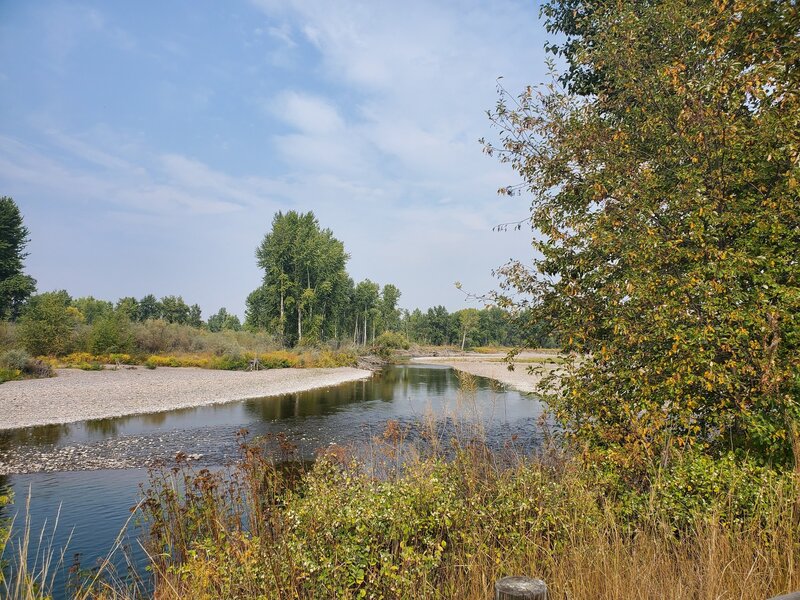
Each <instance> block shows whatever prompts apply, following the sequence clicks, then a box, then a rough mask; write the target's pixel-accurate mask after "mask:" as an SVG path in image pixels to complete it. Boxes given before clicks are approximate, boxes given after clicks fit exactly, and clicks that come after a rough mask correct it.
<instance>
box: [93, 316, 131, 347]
mask: <svg viewBox="0 0 800 600" xmlns="http://www.w3.org/2000/svg"><path fill="white" fill-rule="evenodd" d="M132 347H133V333H132V332H131V323H130V321H129V320H128V317H127V316H126V315H125V314H124V313H122V312H112V313H108V314H106V315H103V316H101V317H100V318H99V319H98V320H97V321H96V322H95V324H94V326H93V327H92V332H91V334H90V336H89V350H90V352H92V353H94V354H105V353H107V352H117V353H127V352H130V351H131V350H132Z"/></svg>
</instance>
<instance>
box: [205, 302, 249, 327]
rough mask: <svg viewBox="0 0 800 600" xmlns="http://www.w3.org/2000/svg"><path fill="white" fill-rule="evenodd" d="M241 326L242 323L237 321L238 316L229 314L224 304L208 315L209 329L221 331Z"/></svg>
mask: <svg viewBox="0 0 800 600" xmlns="http://www.w3.org/2000/svg"><path fill="white" fill-rule="evenodd" d="M241 328H242V324H241V323H240V322H239V317H237V316H236V315H232V314H229V313H228V311H227V310H226V309H225V307H224V306H223V307H222V308H220V309H219V311H217V313H216V314H214V315H211V316H210V317H208V330H209V331H223V330H225V329H230V330H233V331H239V330H240V329H241Z"/></svg>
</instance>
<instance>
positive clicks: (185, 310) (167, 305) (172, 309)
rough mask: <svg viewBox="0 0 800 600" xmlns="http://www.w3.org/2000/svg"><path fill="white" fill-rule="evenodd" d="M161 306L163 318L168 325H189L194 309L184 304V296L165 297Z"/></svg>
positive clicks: (161, 301)
mask: <svg viewBox="0 0 800 600" xmlns="http://www.w3.org/2000/svg"><path fill="white" fill-rule="evenodd" d="M159 305H160V306H161V318H162V319H164V320H165V321H166V322H167V323H177V324H178V325H187V324H189V317H190V316H191V313H192V309H191V308H190V307H189V305H188V304H186V302H184V300H183V297H182V296H164V297H163V298H161V300H160V302H159Z"/></svg>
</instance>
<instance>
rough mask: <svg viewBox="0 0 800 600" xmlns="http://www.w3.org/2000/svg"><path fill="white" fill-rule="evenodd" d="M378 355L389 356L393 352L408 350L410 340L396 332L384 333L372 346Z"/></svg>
mask: <svg viewBox="0 0 800 600" xmlns="http://www.w3.org/2000/svg"><path fill="white" fill-rule="evenodd" d="M372 347H373V349H374V351H375V352H376V353H377V354H380V355H385V356H388V355H389V354H391V351H392V350H408V348H409V343H408V340H407V339H406V338H405V337H403V336H402V335H401V334H399V333H396V332H394V331H384V332H383V333H382V334H380V335H379V336H378V337H377V338H375V341H374V342H373V345H372Z"/></svg>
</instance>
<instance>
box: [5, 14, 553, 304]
mask: <svg viewBox="0 0 800 600" xmlns="http://www.w3.org/2000/svg"><path fill="white" fill-rule="evenodd" d="M544 41H545V33H544V29H543V27H542V25H541V22H540V21H539V19H538V8H537V7H536V6H535V4H534V3H533V2H531V1H511V0H497V1H492V2H473V1H471V0H462V1H458V2H447V1H441V2H431V1H424V0H423V1H419V2H417V1H415V0H411V1H404V2H399V1H395V2H381V1H370V2H355V1H351V0H341V1H333V2H331V1H328V2H325V1H315V0H310V1H308V2H300V1H292V0H284V1H278V0H275V1H273V0H251V1H246V0H241V1H236V0H232V1H229V2H218V1H211V0H195V1H192V2H189V1H187V0H183V1H176V0H162V1H161V2H158V3H155V2H153V3H141V2H52V1H47V0H45V1H41V2H26V1H23V0H16V1H14V0H3V1H2V2H0V87H2V89H3V93H2V94H0V195H9V196H12V197H13V198H14V199H15V200H16V201H17V203H18V204H19V206H20V208H21V209H22V211H23V215H24V218H25V222H26V224H27V225H28V227H29V229H30V230H31V243H30V245H29V247H28V250H29V252H30V256H29V257H28V259H27V263H26V265H27V269H26V270H27V271H28V273H29V274H31V275H32V276H33V277H35V278H36V279H37V280H38V282H39V289H40V290H42V291H44V290H51V289H67V290H68V291H69V292H70V293H71V294H72V295H73V296H83V295H94V296H95V297H100V298H107V299H112V300H113V299H117V298H119V297H121V296H127V295H132V296H136V297H141V296H143V295H145V294H147V293H154V294H156V295H158V296H163V295H167V294H180V295H182V296H183V297H184V299H186V300H187V301H188V302H198V303H199V304H200V305H201V306H202V307H203V311H204V316H207V315H208V314H210V313H213V312H215V311H216V310H217V308H219V307H220V306H226V307H227V308H228V309H229V310H232V311H234V312H236V313H238V314H240V315H241V314H243V312H244V301H245V298H246V296H247V294H248V293H249V292H250V291H252V290H253V289H254V288H255V287H257V286H258V285H259V282H260V279H261V273H260V272H259V270H258V268H257V266H256V264H255V259H254V250H255V247H256V245H257V244H258V243H259V242H260V241H261V239H262V238H263V236H264V234H265V233H266V232H267V231H268V229H269V225H270V222H271V220H272V215H273V214H274V213H275V212H276V211H277V210H284V211H286V210H292V209H294V210H300V211H306V210H313V211H314V213H315V214H316V215H317V217H318V218H319V220H320V223H321V224H322V225H323V226H324V227H329V228H331V229H332V230H333V232H334V234H335V235H336V237H338V238H339V239H341V240H342V241H343V242H344V244H345V247H346V248H347V250H348V251H349V253H350V254H351V260H350V263H349V265H348V270H349V272H350V274H351V275H352V276H353V277H354V279H356V280H360V279H363V278H366V277H369V278H370V279H372V280H374V281H378V282H379V283H381V284H384V283H394V284H395V285H397V286H399V287H400V289H401V291H402V293H403V297H402V298H401V305H402V306H404V307H409V308H413V307H422V308H427V307H428V306H431V305H434V304H444V305H445V306H447V307H448V308H449V309H451V310H455V309H458V308H461V307H464V306H466V305H469V304H468V303H466V302H465V300H464V295H463V293H462V292H459V291H458V290H456V289H455V287H454V285H453V282H455V281H461V282H462V283H463V284H464V288H465V289H467V290H469V291H471V292H474V293H483V292H486V291H488V290H489V289H492V288H494V287H496V282H495V280H493V279H492V277H491V274H490V272H491V269H492V268H495V267H498V266H500V265H502V264H503V263H504V262H506V261H507V260H508V259H509V258H512V257H513V258H525V259H527V258H529V257H530V256H531V249H530V236H531V234H530V231H525V230H523V231H520V232H508V233H497V232H493V231H492V227H493V226H494V225H496V224H498V223H502V222H505V221H512V220H519V219H522V218H524V217H525V216H526V214H527V212H528V200H527V199H526V198H525V197H518V198H512V199H510V198H504V197H499V196H497V195H496V193H495V192H496V190H497V188H499V187H500V186H503V185H507V184H509V183H513V182H514V181H515V179H514V175H513V173H512V172H511V171H510V170H509V168H508V167H506V166H503V165H500V164H499V163H498V162H497V161H496V160H495V159H492V158H489V157H487V156H485V155H483V154H482V152H481V147H480V145H479V144H478V143H477V140H478V138H480V137H481V136H486V137H489V138H491V137H492V135H493V132H492V130H491V129H490V127H489V123H488V120H487V118H486V114H485V112H486V110H487V109H490V108H491V107H492V106H493V105H494V103H495V102H496V99H497V96H496V91H495V88H496V78H497V77H498V76H503V78H504V79H503V82H504V85H505V86H506V88H507V89H509V90H512V91H514V92H516V91H521V90H522V89H523V87H524V86H525V85H527V84H536V83H538V82H541V81H543V80H545V79H546V67H545V64H544V60H545V54H544V52H543V49H542V47H543V44H544Z"/></svg>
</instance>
